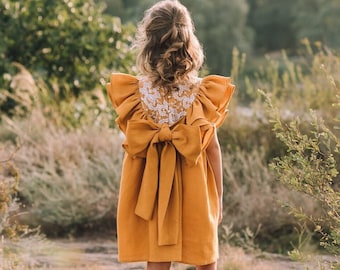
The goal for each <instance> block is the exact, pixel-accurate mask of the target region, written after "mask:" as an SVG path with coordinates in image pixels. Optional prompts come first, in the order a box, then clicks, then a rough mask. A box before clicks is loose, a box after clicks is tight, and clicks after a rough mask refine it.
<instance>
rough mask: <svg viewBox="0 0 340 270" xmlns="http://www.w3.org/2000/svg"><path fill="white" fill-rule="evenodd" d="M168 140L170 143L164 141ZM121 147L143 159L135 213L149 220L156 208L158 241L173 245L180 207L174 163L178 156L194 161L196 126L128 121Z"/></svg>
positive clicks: (197, 152)
mask: <svg viewBox="0 0 340 270" xmlns="http://www.w3.org/2000/svg"><path fill="white" fill-rule="evenodd" d="M169 141H171V143H164V142H169ZM123 147H124V149H125V150H126V152H127V153H128V154H129V155H131V156H132V157H139V158H146V160H145V168H144V172H143V178H142V183H141V186H140V190H139V194H138V199H137V205H136V208H135V214H136V215H138V216H139V217H141V218H143V219H144V220H149V221H150V220H152V219H153V218H154V214H155V213H154V212H155V211H154V209H157V226H158V244H159V245H174V244H176V243H177V242H178V239H179V235H180V233H179V232H180V228H181V224H180V220H181V217H180V213H181V207H182V206H181V205H182V195H181V194H182V190H181V189H182V175H181V170H180V166H177V163H178V162H180V161H181V159H179V158H178V156H179V155H181V156H183V157H184V158H185V160H186V161H188V162H189V163H190V164H196V162H197V160H198V158H199V156H200V154H201V131H200V128H199V127H198V126H188V125H185V124H177V125H175V126H174V127H169V125H166V124H164V125H162V126H159V125H157V124H155V123H153V122H150V121H148V120H144V119H138V120H130V121H128V124H127V128H126V140H125V142H124V144H123ZM156 206H157V207H156Z"/></svg>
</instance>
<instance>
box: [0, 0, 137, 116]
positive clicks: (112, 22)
mask: <svg viewBox="0 0 340 270" xmlns="http://www.w3.org/2000/svg"><path fill="white" fill-rule="evenodd" d="M133 31H134V27H133V26H131V25H130V26H124V25H121V23H120V20H119V18H112V17H110V16H108V15H105V14H103V6H102V5H99V4H95V2H94V1H93V0H90V1H88V0H87V1H85V0H63V1H50V2H49V3H48V4H46V3H45V2H44V1H35V0H25V1H24V0H20V1H14V0H4V1H1V3H0V36H1V40H2V41H1V45H0V74H1V75H2V76H1V78H0V88H4V89H11V87H10V85H9V81H11V75H12V74H14V73H16V71H15V69H14V68H13V66H12V65H11V63H12V62H18V63H20V64H22V65H23V66H25V67H26V68H27V69H28V70H30V72H32V73H33V74H34V75H36V74H39V76H40V77H42V78H43V81H44V82H45V83H46V84H47V85H48V89H49V91H50V93H49V94H50V95H51V96H53V97H54V99H55V100H56V101H58V100H59V99H60V98H63V97H65V96H69V94H75V95H78V94H79V93H80V92H81V91H86V90H87V91H88V90H92V89H94V88H98V87H99V86H100V83H102V84H104V82H105V81H106V79H107V75H108V74H109V73H110V72H111V71H112V70H118V69H119V70H121V71H131V66H132V65H131V63H132V61H131V59H132V53H131V51H130V50H129V44H130V41H131V35H132V33H133ZM103 77H104V78H105V79H103ZM10 105H11V104H10V100H9V101H8V102H7V103H5V104H3V105H2V109H3V110H8V109H9V108H8V107H11V106H10Z"/></svg>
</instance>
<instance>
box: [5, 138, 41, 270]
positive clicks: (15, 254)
mask: <svg viewBox="0 0 340 270" xmlns="http://www.w3.org/2000/svg"><path fill="white" fill-rule="evenodd" d="M13 156H14V155H13V154H11V155H10V154H8V153H7V155H6V149H5V146H4V145H2V144H0V238H1V241H0V268H1V269H19V268H18V267H20V269H32V268H31V267H35V266H37V264H38V262H37V261H36V259H35V258H32V257H31V256H32V255H33V254H35V255H38V254H41V253H42V250H43V249H45V248H46V247H47V246H48V243H47V242H46V241H45V238H44V236H43V235H41V234H40V233H39V230H37V229H30V228H29V227H28V226H27V225H23V224H20V223H19V222H18V218H17V217H18V216H19V215H20V214H21V212H22V210H21V207H22V205H21V203H20V202H19V201H18V197H17V193H18V187H19V172H18V169H17V167H16V166H15V165H14V163H13ZM28 243H29V245H28ZM26 266H27V267H26Z"/></svg>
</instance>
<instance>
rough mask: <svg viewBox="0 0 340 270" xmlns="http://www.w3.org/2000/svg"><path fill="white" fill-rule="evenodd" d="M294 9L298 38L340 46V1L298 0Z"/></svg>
mask: <svg viewBox="0 0 340 270" xmlns="http://www.w3.org/2000/svg"><path fill="white" fill-rule="evenodd" d="M294 6H295V7H294V9H293V12H292V13H293V16H295V17H296V19H295V20H294V23H293V24H294V25H293V26H294V28H295V29H296V30H295V31H296V36H297V38H298V39H302V38H308V39H310V40H311V41H321V42H322V43H324V44H327V45H328V46H330V47H332V48H340V37H339V35H338V33H339V28H340V22H339V20H338V19H337V18H339V15H340V2H339V1H337V0H312V1H310V0H308V4H306V0H298V1H295V5H294Z"/></svg>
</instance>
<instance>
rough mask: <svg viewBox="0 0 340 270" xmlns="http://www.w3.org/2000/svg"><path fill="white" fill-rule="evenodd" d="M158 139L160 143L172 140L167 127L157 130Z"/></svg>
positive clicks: (165, 125)
mask: <svg viewBox="0 0 340 270" xmlns="http://www.w3.org/2000/svg"><path fill="white" fill-rule="evenodd" d="M158 138H159V141H160V142H167V141H171V140H172V134H171V130H170V127H169V125H167V124H164V125H162V127H161V128H160V130H159V134H158Z"/></svg>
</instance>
